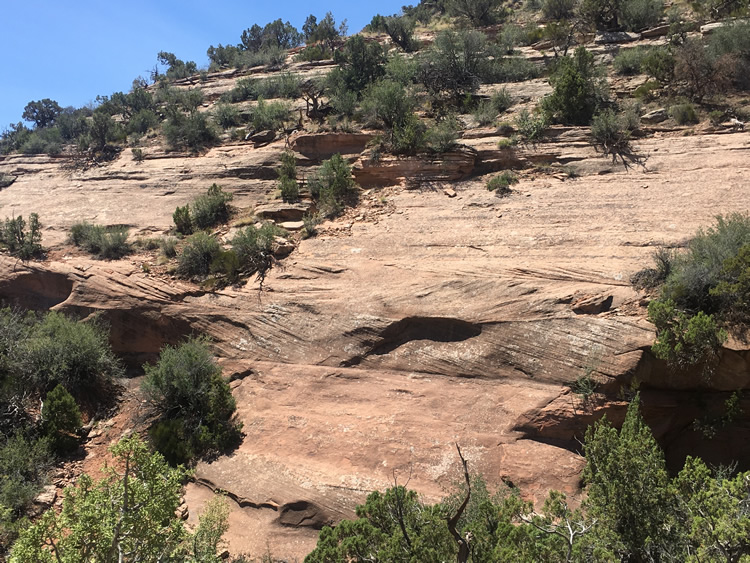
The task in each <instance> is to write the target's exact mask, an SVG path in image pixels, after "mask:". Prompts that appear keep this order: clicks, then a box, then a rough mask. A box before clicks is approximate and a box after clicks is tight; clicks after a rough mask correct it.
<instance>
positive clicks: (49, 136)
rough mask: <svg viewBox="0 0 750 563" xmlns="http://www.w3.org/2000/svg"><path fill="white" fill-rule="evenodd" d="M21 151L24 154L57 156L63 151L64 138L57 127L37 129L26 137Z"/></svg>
mask: <svg viewBox="0 0 750 563" xmlns="http://www.w3.org/2000/svg"><path fill="white" fill-rule="evenodd" d="M19 150H20V151H21V152H22V153H24V154H48V155H51V156H55V155H57V154H60V151H61V150H62V136H61V135H60V130H59V129H57V127H46V128H44V129H36V130H34V131H33V132H30V133H29V134H28V136H26V137H25V140H24V143H23V145H21V146H20V148H19Z"/></svg>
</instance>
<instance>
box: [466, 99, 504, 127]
mask: <svg viewBox="0 0 750 563" xmlns="http://www.w3.org/2000/svg"><path fill="white" fill-rule="evenodd" d="M497 113H498V112H497V111H496V110H495V107H494V105H493V104H492V102H490V101H489V100H482V101H481V102H479V103H478V104H477V107H476V108H475V109H474V111H473V112H472V115H473V116H474V119H475V120H476V122H477V123H478V124H479V126H480V127H485V126H487V125H492V124H493V123H494V122H495V119H496V118H497Z"/></svg>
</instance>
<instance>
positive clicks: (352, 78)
mask: <svg viewBox="0 0 750 563" xmlns="http://www.w3.org/2000/svg"><path fill="white" fill-rule="evenodd" d="M333 60H334V61H336V64H338V65H339V72H340V74H341V80H342V81H343V83H344V85H345V87H346V90H348V91H349V92H354V93H355V94H356V95H357V97H359V96H361V95H362V92H364V90H365V88H367V86H369V85H370V84H372V83H373V82H375V81H376V80H378V79H379V78H382V76H383V75H384V74H385V62H386V57H385V52H384V51H383V48H382V47H381V46H380V44H379V43H376V42H369V41H365V39H364V37H362V36H361V35H354V36H352V37H350V38H349V39H347V41H346V43H345V44H344V46H343V47H342V48H341V49H339V50H338V51H336V52H335V53H334V54H333Z"/></svg>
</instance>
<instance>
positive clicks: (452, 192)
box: [443, 188, 457, 197]
mask: <svg viewBox="0 0 750 563" xmlns="http://www.w3.org/2000/svg"><path fill="white" fill-rule="evenodd" d="M443 193H444V194H445V195H447V196H448V197H456V195H457V194H456V190H454V189H451V188H445V189H444V190H443Z"/></svg>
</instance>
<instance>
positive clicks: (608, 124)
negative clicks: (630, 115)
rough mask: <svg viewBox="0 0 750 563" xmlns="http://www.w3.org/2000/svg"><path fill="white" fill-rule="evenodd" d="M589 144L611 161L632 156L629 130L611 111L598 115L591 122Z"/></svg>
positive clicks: (607, 110)
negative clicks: (609, 157) (610, 158)
mask: <svg viewBox="0 0 750 563" xmlns="http://www.w3.org/2000/svg"><path fill="white" fill-rule="evenodd" d="M591 144H592V145H594V147H595V148H596V150H597V151H601V152H602V154H604V155H606V156H611V157H612V160H613V161H614V160H616V159H617V158H618V157H619V158H622V159H627V158H628V156H629V155H632V154H633V148H632V146H631V144H630V130H629V129H628V127H627V126H626V124H625V123H624V120H623V119H622V118H621V117H620V116H618V115H617V114H616V113H615V112H614V111H612V110H611V109H606V110H604V111H603V112H601V113H598V114H597V115H595V116H594V119H593V120H592V121H591Z"/></svg>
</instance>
